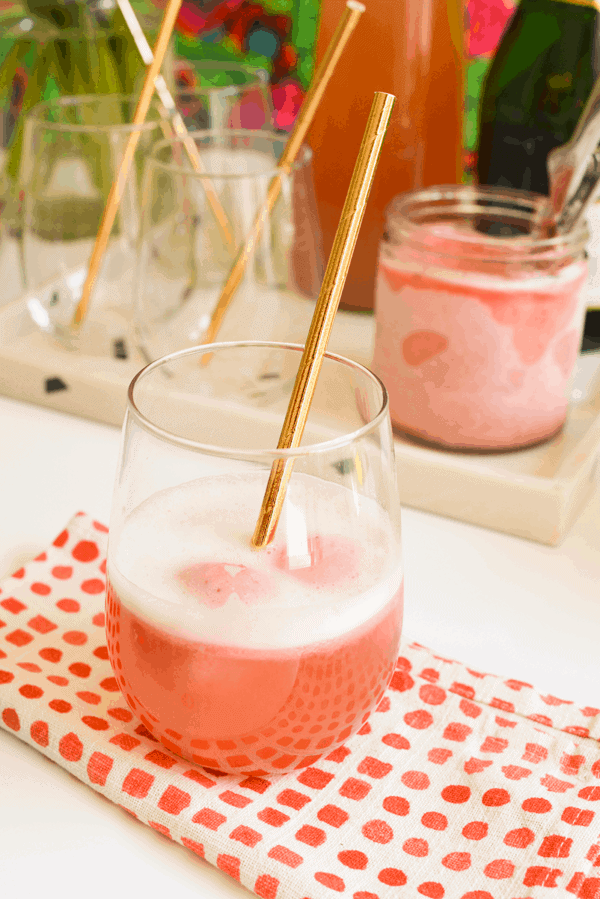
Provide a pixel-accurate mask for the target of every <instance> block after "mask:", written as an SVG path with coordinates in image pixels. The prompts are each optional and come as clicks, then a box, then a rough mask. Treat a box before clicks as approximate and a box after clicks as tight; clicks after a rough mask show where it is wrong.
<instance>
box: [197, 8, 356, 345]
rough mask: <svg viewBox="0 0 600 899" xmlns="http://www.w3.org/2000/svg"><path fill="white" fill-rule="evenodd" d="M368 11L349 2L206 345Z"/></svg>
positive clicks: (219, 305) (214, 316)
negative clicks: (332, 79)
mask: <svg viewBox="0 0 600 899" xmlns="http://www.w3.org/2000/svg"><path fill="white" fill-rule="evenodd" d="M364 11H365V7H364V6H363V4H362V3H358V2H357V0H348V2H347V3H346V8H345V10H344V12H343V14H342V18H341V19H340V22H339V24H338V27H337V29H336V31H335V34H334V35H333V37H332V39H331V43H330V44H329V47H328V48H327V52H326V53H325V56H324V57H323V61H322V63H321V65H320V66H319V68H318V69H317V72H316V73H315V77H314V80H313V83H312V86H311V88H310V90H309V91H308V93H307V95H306V97H305V98H304V102H303V104H302V107H301V109H300V112H299V113H298V118H297V119H296V122H295V124H294V127H293V129H292V133H291V134H290V136H289V139H288V141H287V144H286V145H285V149H284V151H283V154H282V156H281V159H280V160H279V165H278V166H277V168H278V173H277V174H276V175H275V176H274V178H273V179H272V180H271V183H270V184H269V189H268V191H267V196H266V198H265V201H264V203H263V205H262V207H261V209H260V210H259V212H258V215H257V216H256V218H255V220H254V224H253V225H252V228H251V229H250V232H249V234H248V236H247V238H246V241H245V243H244V245H243V246H242V248H241V249H240V250H239V252H238V254H237V256H236V258H235V261H234V263H233V266H232V268H231V271H230V272H229V276H228V278H227V281H226V282H225V285H224V287H223V289H222V291H221V295H220V297H219V299H218V302H217V305H216V306H215V308H214V310H213V313H212V316H211V319H210V322H209V325H208V328H207V329H206V332H205V334H204V337H203V338H202V343H214V341H215V338H216V336H217V333H218V331H219V328H220V327H221V324H222V322H223V318H224V317H225V313H226V312H227V310H228V308H229V305H230V303H231V301H232V299H233V296H234V294H235V292H236V290H237V289H238V287H239V285H240V282H241V280H242V278H243V275H244V269H245V268H246V264H247V262H248V260H249V259H250V257H251V256H252V253H253V252H254V249H255V248H256V245H257V243H258V239H259V237H260V234H261V231H262V229H263V226H264V223H265V221H266V220H267V217H268V215H269V213H270V212H271V210H272V209H273V206H274V205H275V201H276V200H277V197H278V196H279V193H280V191H281V179H282V178H283V177H284V176H285V175H288V174H289V173H290V171H291V168H292V166H293V164H294V162H295V160H296V156H297V155H298V152H299V151H300V147H301V146H302V144H303V142H304V139H305V138H306V134H307V131H308V129H309V128H310V125H311V123H312V120H313V118H314V115H315V112H316V111H317V107H318V105H319V103H320V102H321V97H322V96H323V93H324V92H325V88H326V87H327V85H328V83H329V79H330V78H331V76H332V74H333V70H334V69H335V67H336V65H337V63H338V60H339V58H340V56H341V55H342V52H343V50H344V47H345V46H346V44H347V42H348V39H349V37H350V35H351V34H352V32H353V31H354V29H355V28H356V25H357V22H358V20H359V18H360V17H361V15H362V14H363V12H364ZM206 358H210V355H209V354H206V356H205V357H203V361H204V360H205V359H206Z"/></svg>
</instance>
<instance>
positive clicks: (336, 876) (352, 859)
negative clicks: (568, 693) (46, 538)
mask: <svg viewBox="0 0 600 899" xmlns="http://www.w3.org/2000/svg"><path fill="white" fill-rule="evenodd" d="M105 549H106V528H105V527H104V526H103V525H101V524H98V523H97V522H94V521H92V520H91V519H90V518H88V517H87V516H85V515H83V514H79V515H78V516H76V517H75V518H74V519H73V520H72V521H71V522H70V524H69V525H68V527H67V528H66V530H64V531H63V532H62V533H61V534H60V535H59V536H58V537H57V538H56V540H55V541H54V543H53V545H52V546H51V547H50V549H48V551H47V552H44V553H42V554H41V555H40V556H38V557H37V558H36V559H35V560H33V561H32V562H31V563H29V564H28V565H27V566H26V567H25V568H21V569H20V570H19V571H17V572H15V574H14V575H13V576H12V577H10V578H7V579H6V580H5V581H3V582H2V584H1V588H0V724H1V725H2V727H4V728H5V729H6V730H8V731H9V732H12V733H14V734H15V735H16V736H17V737H19V738H20V739H22V740H24V741H25V742H26V743H29V744H30V745H32V746H34V747H35V748H36V749H38V750H39V751H40V752H42V753H43V754H44V755H46V756H48V757H49V758H51V759H52V760H53V761H55V762H57V763H58V764H59V765H62V766H63V767H64V768H66V769H67V770H68V771H70V772H71V773H72V774H74V775H75V776H76V777H78V778H79V779H80V780H82V781H84V782H85V783H87V784H89V785H90V786H91V787H92V788H93V789H94V790H96V791H98V792H99V793H102V794H103V795H104V796H106V797H108V798H109V799H110V800H112V801H113V802H116V803H118V804H119V805H120V806H121V807H122V808H124V809H125V810H126V811H128V812H129V813H130V814H132V815H133V816H134V817H136V818H138V819H139V820H140V821H141V822H143V823H144V824H148V825H150V827H153V828H155V829H156V830H158V831H160V832H161V833H163V834H165V835H166V836H167V837H170V838H171V839H172V840H175V841H177V842H179V843H181V844H183V846H185V847H187V849H189V850H191V851H192V852H195V853H196V854H197V855H199V856H201V857H202V858H205V859H207V860H208V861H209V862H210V863H212V864H214V865H216V866H217V867H219V868H220V869H221V870H222V871H224V872H226V873H227V874H229V875H230V876H231V877H234V878H235V879H236V880H238V881H240V882H241V883H242V884H244V885H245V886H246V887H248V889H250V890H252V891H253V892H254V893H256V894H257V895H258V896H261V897H262V899H326V897H335V895H336V894H340V895H342V896H345V897H352V899H392V897H394V899H397V897H398V896H407V897H415V899H418V897H420V896H428V897H430V899H538V897H552V896H565V897H570V896H573V897H579V899H600V814H598V812H599V811H600V804H599V803H600V747H599V746H598V740H599V739H600V709H596V708H579V707H578V706H577V705H576V704H574V703H572V702H568V701H565V700H561V699H557V698H556V697H554V696H542V695H539V694H538V693H536V692H535V691H534V690H533V688H532V687H531V685H530V684H526V683H523V682H521V681H517V680H505V679H502V678H499V677H496V676H494V675H490V674H484V673H483V672H478V671H473V670H470V669H467V668H465V667H464V666H463V665H460V664H458V663H457V662H453V661H451V660H449V659H444V658H441V657H440V656H436V655H433V654H432V653H431V652H429V650H427V649H425V648H424V647H422V646H419V645H418V644H415V643H413V644H404V645H403V647H402V656H401V657H400V658H399V659H398V663H397V667H396V671H395V673H394V676H393V678H392V681H391V684H390V687H389V689H388V691H387V694H386V696H385V697H384V699H383V700H382V702H381V703H380V705H379V708H378V709H377V711H376V712H374V713H373V715H372V716H371V718H370V719H369V721H368V722H367V724H365V725H364V726H363V728H362V729H361V731H360V732H359V734H357V735H356V736H355V737H353V738H352V739H351V740H349V741H348V743H347V745H345V746H341V747H339V748H337V749H335V750H334V751H333V752H330V753H329V755H327V756H324V757H323V758H321V759H320V760H319V761H318V762H317V763H315V764H314V765H313V766H312V767H310V768H305V769H302V770H300V771H298V772H295V773H291V774H286V775H282V776H280V777H272V778H271V777H269V778H267V777H235V776H229V775H227V776H225V775H219V774H218V773H216V772H214V771H209V770H206V769H202V768H200V767H198V766H194V765H191V764H190V763H189V762H186V761H183V760H181V759H178V758H177V757H176V756H174V755H172V754H171V753H170V752H168V751H167V750H165V748H164V747H163V746H161V744H159V743H157V742H156V740H155V739H154V738H153V737H152V736H151V735H150V733H149V732H148V731H147V730H146V729H145V728H144V726H143V725H142V724H140V723H138V722H137V721H136V720H135V719H134V717H133V716H132V714H131V712H130V711H129V709H128V708H127V707H126V704H125V703H124V701H123V699H122V697H121V695H120V693H119V688H118V686H117V682H116V680H115V678H114V676H113V672H112V670H111V668H110V664H109V662H108V658H107V651H106V643H105V634H104V613H103V604H104V572H105V561H104V554H105Z"/></svg>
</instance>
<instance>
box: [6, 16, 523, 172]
mask: <svg viewBox="0 0 600 899" xmlns="http://www.w3.org/2000/svg"><path fill="white" fill-rule="evenodd" d="M396 2H399V0H390V3H396ZM149 5H152V0H134V6H135V7H137V8H138V9H140V8H141V9H143V8H144V7H147V6H149ZM154 5H155V6H162V5H164V0H154ZM319 7H320V0H184V2H183V5H182V8H181V13H180V15H179V19H178V22H177V31H176V53H177V56H178V57H179V58H180V59H181V62H180V64H179V67H178V77H179V78H180V80H182V81H183V82H184V83H190V82H192V83H193V63H194V61H195V60H200V59H214V60H223V61H225V60H230V61H238V62H239V61H243V62H245V63H246V64H248V65H250V66H253V67H256V68H262V69H266V70H267V71H268V72H269V76H270V80H271V85H272V93H273V105H274V107H275V114H276V126H277V127H278V128H280V129H282V130H289V129H290V128H291V126H292V124H293V122H294V119H295V116H296V113H297V111H298V108H299V106H300V103H301V101H302V98H303V96H304V94H305V92H306V89H307V87H308V85H309V83H310V79H311V76H312V72H313V65H314V46H315V40H316V35H317V27H318V16H319ZM514 7H515V0H465V68H466V96H465V127H464V151H465V152H464V159H465V177H466V178H467V179H470V178H471V177H472V173H473V171H474V167H475V153H476V148H477V107H478V102H479V97H480V94H481V90H482V84H483V80H484V77H485V74H486V72H487V69H488V67H489V65H490V61H491V58H492V56H493V54H494V51H495V49H496V47H497V45H498V42H499V40H500V37H501V35H502V31H503V29H504V28H505V26H506V24H507V22H508V20H509V18H510V16H511V14H512V12H513V10H514ZM19 8H21V9H22V8H23V7H22V6H21V4H20V3H15V2H13V0H0V33H1V31H2V19H3V18H4V17H6V16H8V15H11V16H14V14H15V12H17V11H18V10H19ZM2 44H3V41H2V39H1V36H0V62H1V59H2V57H3V56H4V52H5V51H6V49H7V47H3V46H1V45H2ZM3 51H4V52H3ZM186 61H187V63H186Z"/></svg>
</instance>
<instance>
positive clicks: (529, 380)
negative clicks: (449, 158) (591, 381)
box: [373, 185, 587, 452]
mask: <svg viewBox="0 0 600 899" xmlns="http://www.w3.org/2000/svg"><path fill="white" fill-rule="evenodd" d="M545 201H546V198H545V197H542V196H540V195H538V194H533V193H528V192H525V191H516V190H509V189H500V188H489V187H487V188H486V187H472V186H469V185H458V186H448V187H435V188H429V189H427V190H421V191H414V192H412V193H407V194H403V195H400V196H398V197H396V199H395V200H394V201H393V202H392V203H391V204H390V206H389V208H388V211H387V224H386V232H385V235H384V239H383V241H382V243H381V246H380V255H379V269H378V276H377V292H376V306H375V317H376V321H377V332H376V340H375V355H374V359H373V370H374V371H376V372H377V374H378V375H379V376H380V377H381V378H382V379H383V381H384V382H385V385H386V387H387V389H388V391H389V395H390V413H391V418H392V423H393V425H394V427H395V428H396V429H397V430H399V431H401V432H403V433H405V434H408V435H410V436H413V437H417V438H420V439H422V440H424V441H426V442H428V443H432V444H436V445H441V446H445V447H448V448H452V449H457V450H476V451H491V452H493V451H504V450H511V449H517V448H519V447H524V446H529V445H533V444H536V443H540V442H542V441H544V440H548V439H549V438H551V437H553V436H554V435H555V434H557V433H558V432H559V431H560V430H561V429H562V427H563V425H564V423H565V419H566V416H567V410H568V400H569V383H570V378H571V375H572V372H573V369H574V366H575V362H576V359H577V353H578V349H579V346H580V343H581V333H582V330H583V322H584V316H585V286H586V280H587V262H586V255H585V244H586V240H587V231H586V229H585V226H581V228H579V229H577V230H576V231H574V232H572V233H570V234H567V235H562V236H557V237H554V238H551V239H540V238H538V237H536V236H535V231H534V226H535V224H536V223H537V222H538V221H539V220H540V218H541V216H542V213H543V209H544V204H545Z"/></svg>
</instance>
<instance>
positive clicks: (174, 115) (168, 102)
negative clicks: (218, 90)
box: [117, 0, 235, 252]
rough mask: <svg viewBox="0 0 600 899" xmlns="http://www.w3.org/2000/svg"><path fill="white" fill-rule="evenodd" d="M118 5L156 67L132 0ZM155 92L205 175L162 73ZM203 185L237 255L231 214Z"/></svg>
mask: <svg viewBox="0 0 600 899" xmlns="http://www.w3.org/2000/svg"><path fill="white" fill-rule="evenodd" d="M117 4H118V7H119V9H120V10H121V12H122V13H123V18H124V19H125V22H126V23H127V27H128V28H129V31H130V32H131V35H132V37H133V40H134V41H135V45H136V47H137V48H138V51H139V54H140V56H141V57H142V61H143V63H144V65H146V66H149V65H152V60H153V59H154V55H153V53H152V49H151V47H150V44H149V43H148V41H147V40H146V35H145V34H144V32H143V31H142V26H141V25H140V23H139V21H138V19H137V16H136V14H135V12H134V10H133V7H132V6H131V3H130V2H129V0H117ZM154 88H155V90H156V93H157V95H158V98H159V100H160V102H161V103H162V105H163V106H164V108H165V110H166V111H167V113H168V115H169V119H170V122H171V125H172V126H173V131H174V132H175V134H176V135H177V137H179V138H180V139H181V142H182V143H183V146H184V148H185V151H186V153H187V155H188V159H189V161H190V163H191V165H192V168H193V169H194V171H195V172H196V173H197V174H200V175H201V174H204V173H205V168H204V166H203V164H202V160H201V158H200V154H199V153H198V148H197V146H196V143H195V141H194V140H193V138H191V137H190V136H189V134H188V130H187V128H186V127H185V122H184V121H183V119H182V117H181V115H180V113H179V111H178V110H177V106H176V105H175V100H174V99H173V96H172V94H171V92H170V90H169V88H168V87H167V83H166V81H165V79H164V78H163V76H162V75H161V74H160V72H159V73H158V75H157V76H156V79H155V81H154ZM165 137H167V138H170V137H172V134H171V133H170V130H165ZM201 183H202V186H203V188H204V191H205V193H206V199H207V201H208V204H209V206H210V208H211V209H212V212H213V215H214V217H215V219H216V222H217V226H218V227H219V229H220V231H221V235H222V237H223V239H224V241H225V243H226V244H227V245H228V247H229V249H230V250H231V251H232V252H233V250H235V244H234V239H233V232H232V230H231V227H230V224H229V219H228V218H227V213H226V212H225V210H224V209H223V207H222V205H221V202H220V200H219V197H218V194H217V192H216V190H215V188H214V185H213V183H212V181H211V180H210V179H209V178H202V179H201Z"/></svg>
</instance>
